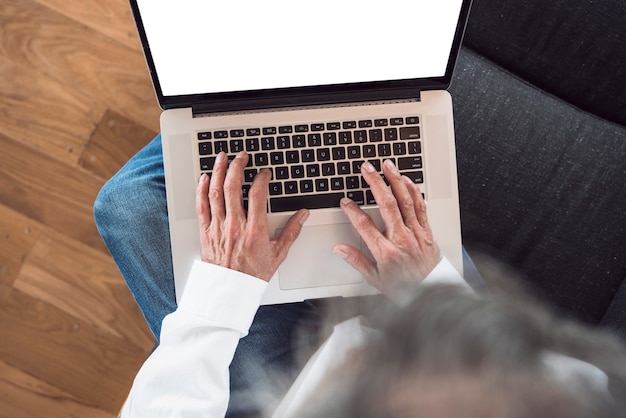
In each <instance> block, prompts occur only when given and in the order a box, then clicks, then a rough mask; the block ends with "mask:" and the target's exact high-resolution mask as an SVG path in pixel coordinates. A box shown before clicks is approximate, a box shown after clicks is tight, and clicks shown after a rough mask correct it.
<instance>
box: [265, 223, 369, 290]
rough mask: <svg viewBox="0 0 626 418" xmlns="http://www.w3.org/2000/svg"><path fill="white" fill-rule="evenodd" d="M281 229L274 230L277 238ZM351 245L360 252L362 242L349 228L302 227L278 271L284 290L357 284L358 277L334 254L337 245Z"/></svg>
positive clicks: (353, 270) (345, 226)
mask: <svg viewBox="0 0 626 418" xmlns="http://www.w3.org/2000/svg"><path fill="white" fill-rule="evenodd" d="M279 233H280V229H278V230H276V234H279ZM339 243H342V244H350V245H353V246H355V247H356V248H359V249H361V248H362V245H361V238H360V237H359V236H358V233H357V232H356V231H355V230H354V228H353V227H352V225H351V224H349V223H344V224H332V225H315V226H305V227H303V228H302V232H301V233H300V236H299V237H298V239H297V240H296V242H295V243H294V245H293V246H292V247H291V250H290V254H293V255H296V254H297V255H298V256H296V257H292V256H289V257H287V259H286V260H285V261H284V262H283V264H282V265H281V266H280V267H279V268H278V276H279V284H280V288H281V289H283V290H292V289H305V288H310V287H320V286H336V285H346V284H359V283H362V282H363V277H362V276H361V273H359V272H358V271H356V270H355V269H353V268H352V267H350V265H349V264H348V263H346V261H345V260H343V259H342V258H341V257H339V256H338V255H335V254H334V253H333V247H334V246H335V245H336V244H339Z"/></svg>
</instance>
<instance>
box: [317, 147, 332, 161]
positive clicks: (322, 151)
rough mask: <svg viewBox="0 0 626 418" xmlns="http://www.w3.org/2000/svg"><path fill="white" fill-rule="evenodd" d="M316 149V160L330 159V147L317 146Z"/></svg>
mask: <svg viewBox="0 0 626 418" xmlns="http://www.w3.org/2000/svg"><path fill="white" fill-rule="evenodd" d="M315 151H316V154H317V161H330V149H328V148H318V149H317V150H315Z"/></svg>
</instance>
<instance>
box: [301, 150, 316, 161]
mask: <svg viewBox="0 0 626 418" xmlns="http://www.w3.org/2000/svg"><path fill="white" fill-rule="evenodd" d="M300 157H301V159H302V162H303V163H311V162H313V161H315V152H313V150H312V149H303V150H302V151H300Z"/></svg>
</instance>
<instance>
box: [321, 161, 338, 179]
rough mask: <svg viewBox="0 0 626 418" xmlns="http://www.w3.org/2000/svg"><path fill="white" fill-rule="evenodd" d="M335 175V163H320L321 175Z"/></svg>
mask: <svg viewBox="0 0 626 418" xmlns="http://www.w3.org/2000/svg"><path fill="white" fill-rule="evenodd" d="M334 175H335V164H333V163H325V164H322V176H324V177H328V176H334Z"/></svg>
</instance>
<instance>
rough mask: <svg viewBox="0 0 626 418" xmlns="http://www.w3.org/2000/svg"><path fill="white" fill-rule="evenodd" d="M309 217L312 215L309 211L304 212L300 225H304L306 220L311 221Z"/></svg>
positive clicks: (299, 220)
mask: <svg viewBox="0 0 626 418" xmlns="http://www.w3.org/2000/svg"><path fill="white" fill-rule="evenodd" d="M309 215H310V213H309V211H308V210H306V211H304V213H303V214H302V215H300V219H298V222H299V223H300V225H304V223H305V222H306V220H307V219H309Z"/></svg>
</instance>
